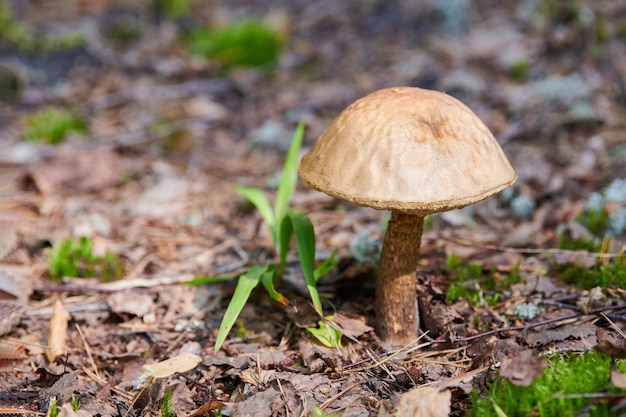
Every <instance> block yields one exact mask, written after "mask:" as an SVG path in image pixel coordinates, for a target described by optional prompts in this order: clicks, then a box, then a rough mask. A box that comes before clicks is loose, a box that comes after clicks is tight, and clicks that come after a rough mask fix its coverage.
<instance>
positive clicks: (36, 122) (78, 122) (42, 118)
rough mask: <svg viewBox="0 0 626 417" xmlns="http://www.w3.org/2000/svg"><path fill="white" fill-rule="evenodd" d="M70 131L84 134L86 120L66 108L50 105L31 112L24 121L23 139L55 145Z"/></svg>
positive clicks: (65, 137) (85, 131)
mask: <svg viewBox="0 0 626 417" xmlns="http://www.w3.org/2000/svg"><path fill="white" fill-rule="evenodd" d="M71 133H75V134H79V135H84V134H86V133H87V122H86V121H85V119H84V118H82V117H81V116H80V115H78V114H76V113H74V112H71V111H69V110H66V109H62V108H58V107H50V108H48V109H45V110H40V111H38V112H36V113H33V114H31V115H30V116H28V117H27V118H26V120H25V121H24V135H23V139H24V140H31V141H41V142H44V143H48V144H51V145H55V144H58V143H61V142H63V141H64V140H65V139H67V137H68V136H69V135H70V134H71Z"/></svg>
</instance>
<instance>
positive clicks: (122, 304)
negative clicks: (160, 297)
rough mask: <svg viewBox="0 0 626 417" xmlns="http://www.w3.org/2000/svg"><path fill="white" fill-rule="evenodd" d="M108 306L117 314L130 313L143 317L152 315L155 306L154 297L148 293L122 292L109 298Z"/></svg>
mask: <svg viewBox="0 0 626 417" xmlns="http://www.w3.org/2000/svg"><path fill="white" fill-rule="evenodd" d="M107 304H108V305H109V307H110V308H111V311H113V312H115V313H118V314H119V313H128V314H133V315H135V316H137V317H143V316H145V315H146V314H148V313H150V312H151V311H152V310H153V308H154V306H155V304H154V295H152V294H149V293H147V292H134V291H120V292H116V293H113V294H111V295H110V296H108V297H107Z"/></svg>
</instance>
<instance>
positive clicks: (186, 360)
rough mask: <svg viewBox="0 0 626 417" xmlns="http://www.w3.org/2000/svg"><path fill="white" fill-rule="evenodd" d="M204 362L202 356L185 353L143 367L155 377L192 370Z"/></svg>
mask: <svg viewBox="0 0 626 417" xmlns="http://www.w3.org/2000/svg"><path fill="white" fill-rule="evenodd" d="M200 362H202V358H201V357H200V356H197V355H194V354H191V353H183V354H180V355H178V356H174V357H173V358H170V359H166V360H164V361H161V362H157V363H151V364H149V365H144V366H143V368H144V369H145V370H146V371H148V372H149V373H150V376H152V377H153V378H167V377H168V376H172V375H174V374H175V373H177V372H181V373H182V372H187V371H191V370H192V369H193V368H195V367H196V366H198V364H199V363H200Z"/></svg>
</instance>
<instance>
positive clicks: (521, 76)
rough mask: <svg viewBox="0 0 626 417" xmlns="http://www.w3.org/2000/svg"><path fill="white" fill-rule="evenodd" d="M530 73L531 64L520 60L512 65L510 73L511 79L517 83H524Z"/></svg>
mask: <svg viewBox="0 0 626 417" xmlns="http://www.w3.org/2000/svg"><path fill="white" fill-rule="evenodd" d="M529 71H530V64H529V63H528V61H526V60H524V59H518V60H517V61H515V62H514V63H513V65H511V68H510V69H509V72H510V74H511V77H513V79H515V80H516V81H524V80H526V79H527V78H528V72H529Z"/></svg>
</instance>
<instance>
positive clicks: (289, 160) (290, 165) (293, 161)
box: [274, 122, 304, 224]
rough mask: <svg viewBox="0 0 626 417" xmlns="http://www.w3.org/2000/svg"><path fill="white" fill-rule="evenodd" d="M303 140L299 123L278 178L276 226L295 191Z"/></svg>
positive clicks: (302, 128) (301, 126) (275, 210)
mask: <svg viewBox="0 0 626 417" xmlns="http://www.w3.org/2000/svg"><path fill="white" fill-rule="evenodd" d="M303 138H304V122H300V123H299V124H298V127H297V128H296V131H295V133H294V134H293V138H292V139H291V145H289V150H288V151H287V156H286V158H285V164H284V165H283V173H282V176H281V178H280V185H279V186H278V191H277V192H276V204H275V206H274V216H275V217H274V219H275V223H276V224H280V222H281V221H282V220H283V217H285V215H286V214H287V211H288V210H289V203H290V202H291V197H292V196H293V192H294V191H295V189H296V184H297V183H298V153H299V152H300V147H301V146H302V139H303Z"/></svg>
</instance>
